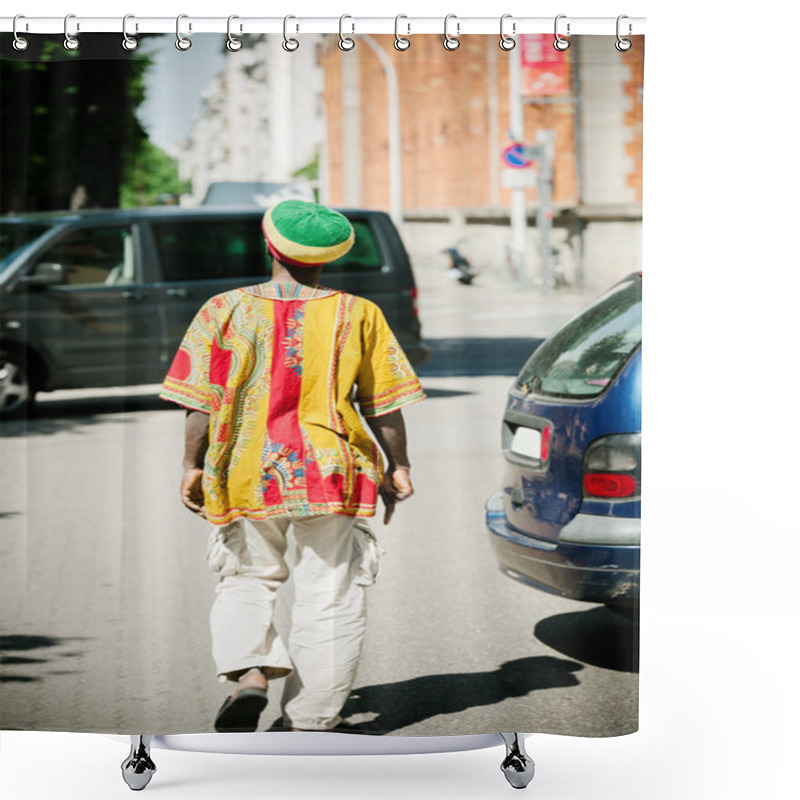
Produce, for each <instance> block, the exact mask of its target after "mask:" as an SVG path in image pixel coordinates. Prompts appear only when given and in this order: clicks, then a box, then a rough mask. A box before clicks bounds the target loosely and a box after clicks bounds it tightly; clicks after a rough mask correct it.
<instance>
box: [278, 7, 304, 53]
mask: <svg viewBox="0 0 800 800" xmlns="http://www.w3.org/2000/svg"><path fill="white" fill-rule="evenodd" d="M290 19H297V17H293V16H292V15H291V14H289V15H288V16H286V17H284V18H283V43H282V45H283V49H284V50H285V51H286V52H287V53H294V51H295V50H297V48H298V47H300V42H298V41H297V39H290V38H289V37H288V36H287V35H286V30H287V25H288V23H289V20H290ZM295 30H300V26H299V25H295Z"/></svg>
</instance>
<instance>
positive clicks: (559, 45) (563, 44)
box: [553, 14, 570, 52]
mask: <svg viewBox="0 0 800 800" xmlns="http://www.w3.org/2000/svg"><path fill="white" fill-rule="evenodd" d="M566 18H567V15H566V14H559V15H558V16H557V17H556V22H555V26H554V28H553V35H554V36H555V39H554V40H553V47H555V49H556V50H560V51H562V52H563V51H564V50H566V49H567V48H568V47H569V39H564V38H563V37H562V36H561V34H560V33H559V32H558V21H559V20H560V19H566ZM569 27H570V25H569V22H568V23H567V36H569Z"/></svg>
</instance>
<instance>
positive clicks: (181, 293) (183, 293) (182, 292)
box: [167, 286, 189, 297]
mask: <svg viewBox="0 0 800 800" xmlns="http://www.w3.org/2000/svg"><path fill="white" fill-rule="evenodd" d="M188 295H189V292H188V291H187V290H186V289H184V288H183V287H182V286H172V287H170V288H169V289H167V297H187V296H188Z"/></svg>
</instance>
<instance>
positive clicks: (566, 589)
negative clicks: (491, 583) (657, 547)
mask: <svg viewBox="0 0 800 800" xmlns="http://www.w3.org/2000/svg"><path fill="white" fill-rule="evenodd" d="M573 523H575V524H574V526H573V530H579V531H588V530H591V531H592V532H593V533H592V536H591V538H592V539H593V542H592V543H583V542H575V541H563V540H562V539H559V541H556V542H553V541H549V540H546V539H539V538H537V537H535V536H529V535H527V534H524V533H520V532H519V531H517V530H515V529H514V528H512V527H511V526H510V525H509V524H508V522H507V520H506V515H505V511H504V507H503V495H502V493H500V492H498V493H497V494H494V495H492V496H491V497H490V498H489V500H488V501H487V503H486V526H487V527H488V529H489V533H490V539H491V543H492V547H493V549H494V553H495V557H496V558H497V562H498V564H499V566H500V569H501V571H502V572H504V573H505V574H506V575H508V576H509V577H511V578H514V579H515V580H518V581H521V582H522V583H525V584H527V585H529V586H533V587H534V588H536V589H540V590H542V591H545V592H549V593H550V594H556V595H559V596H561V597H568V598H570V599H572V600H584V601H586V602H590V603H607V604H609V605H620V606H626V605H628V606H630V605H633V604H634V603H636V602H638V598H639V546H638V544H598V543H596V542H597V541H598V540H600V539H601V538H602V536H603V531H604V529H605V535H606V537H607V538H609V537H616V538H621V539H622V540H624V541H633V540H636V541H637V542H638V535H636V533H635V531H637V530H638V526H639V520H638V519H637V520H635V521H632V520H631V519H630V518H619V517H600V516H595V515H590V514H578V515H577V516H576V517H575V520H573ZM573 523H570V525H572V524H573ZM570 525H567V526H565V527H564V528H563V529H562V535H564V534H566V535H569V528H570ZM611 540H612V541H614V540H615V538H612V539H611Z"/></svg>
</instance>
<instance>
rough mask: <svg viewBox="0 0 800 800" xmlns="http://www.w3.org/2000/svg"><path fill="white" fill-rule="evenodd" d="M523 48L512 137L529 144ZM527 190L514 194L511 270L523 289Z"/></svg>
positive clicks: (516, 71)
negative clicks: (526, 129)
mask: <svg viewBox="0 0 800 800" xmlns="http://www.w3.org/2000/svg"><path fill="white" fill-rule="evenodd" d="M521 50H522V48H521V47H515V48H514V49H513V50H512V51H511V53H510V54H509V55H510V64H509V94H510V97H509V101H510V102H509V108H510V114H509V116H510V119H509V124H510V128H511V137H512V139H513V140H514V141H516V142H523V141H525V131H524V127H525V125H524V119H523V115H522V59H521ZM525 216H526V215H525V188H524V186H522V185H519V186H516V187H514V188H513V189H512V190H511V266H512V269H513V271H514V274H515V275H516V279H517V281H518V282H519V283H520V285H523V286H524V285H525V284H526V282H527V272H526V268H525V228H526V219H525Z"/></svg>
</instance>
